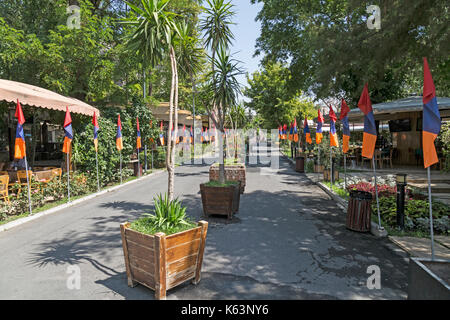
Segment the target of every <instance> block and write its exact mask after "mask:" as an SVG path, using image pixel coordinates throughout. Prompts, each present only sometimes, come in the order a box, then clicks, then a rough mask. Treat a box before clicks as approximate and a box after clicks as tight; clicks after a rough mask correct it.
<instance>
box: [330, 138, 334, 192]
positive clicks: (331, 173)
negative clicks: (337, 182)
mask: <svg viewBox="0 0 450 320" xmlns="http://www.w3.org/2000/svg"><path fill="white" fill-rule="evenodd" d="M330 139H331V132H330ZM333 178H334V175H333V147H332V146H330V186H333V184H334V179H333Z"/></svg>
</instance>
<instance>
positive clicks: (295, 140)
mask: <svg viewBox="0 0 450 320" xmlns="http://www.w3.org/2000/svg"><path fill="white" fill-rule="evenodd" d="M294 142H298V130H297V119H294Z"/></svg>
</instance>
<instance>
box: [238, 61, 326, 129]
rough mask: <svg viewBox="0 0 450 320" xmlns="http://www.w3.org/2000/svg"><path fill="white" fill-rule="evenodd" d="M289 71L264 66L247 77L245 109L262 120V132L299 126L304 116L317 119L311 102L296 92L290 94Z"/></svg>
mask: <svg viewBox="0 0 450 320" xmlns="http://www.w3.org/2000/svg"><path fill="white" fill-rule="evenodd" d="M291 80H292V74H291V71H290V70H289V69H288V68H287V67H285V66H283V65H282V64H280V63H267V64H266V65H265V66H264V69H263V70H261V71H256V72H254V73H253V74H252V75H251V76H247V81H248V83H249V87H247V88H246V89H245V90H244V95H245V96H247V97H248V98H250V101H249V102H247V103H246V106H247V107H248V108H250V109H252V110H254V111H256V113H257V114H258V115H259V116H260V117H261V119H262V123H261V125H262V127H263V128H265V129H274V128H278V126H279V125H284V124H289V123H291V122H294V119H297V123H298V124H300V122H301V120H302V119H304V117H305V116H307V117H309V118H312V117H315V116H317V111H315V108H314V104H313V102H312V101H311V99H307V98H306V97H304V96H303V93H302V91H300V90H291V89H290V88H289V86H288V83H289V81H291Z"/></svg>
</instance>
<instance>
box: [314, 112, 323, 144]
mask: <svg viewBox="0 0 450 320" xmlns="http://www.w3.org/2000/svg"><path fill="white" fill-rule="evenodd" d="M318 114H319V116H318V118H317V129H316V143H317V144H320V143H321V142H322V139H323V133H322V132H323V129H322V127H323V122H324V119H323V116H322V112H320V109H319V113H318Z"/></svg>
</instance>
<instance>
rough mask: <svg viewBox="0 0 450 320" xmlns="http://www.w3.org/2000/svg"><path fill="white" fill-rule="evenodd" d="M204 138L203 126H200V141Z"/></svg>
mask: <svg viewBox="0 0 450 320" xmlns="http://www.w3.org/2000/svg"><path fill="white" fill-rule="evenodd" d="M203 140H204V133H203V126H202V132H201V133H200V141H201V142H203Z"/></svg>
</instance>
